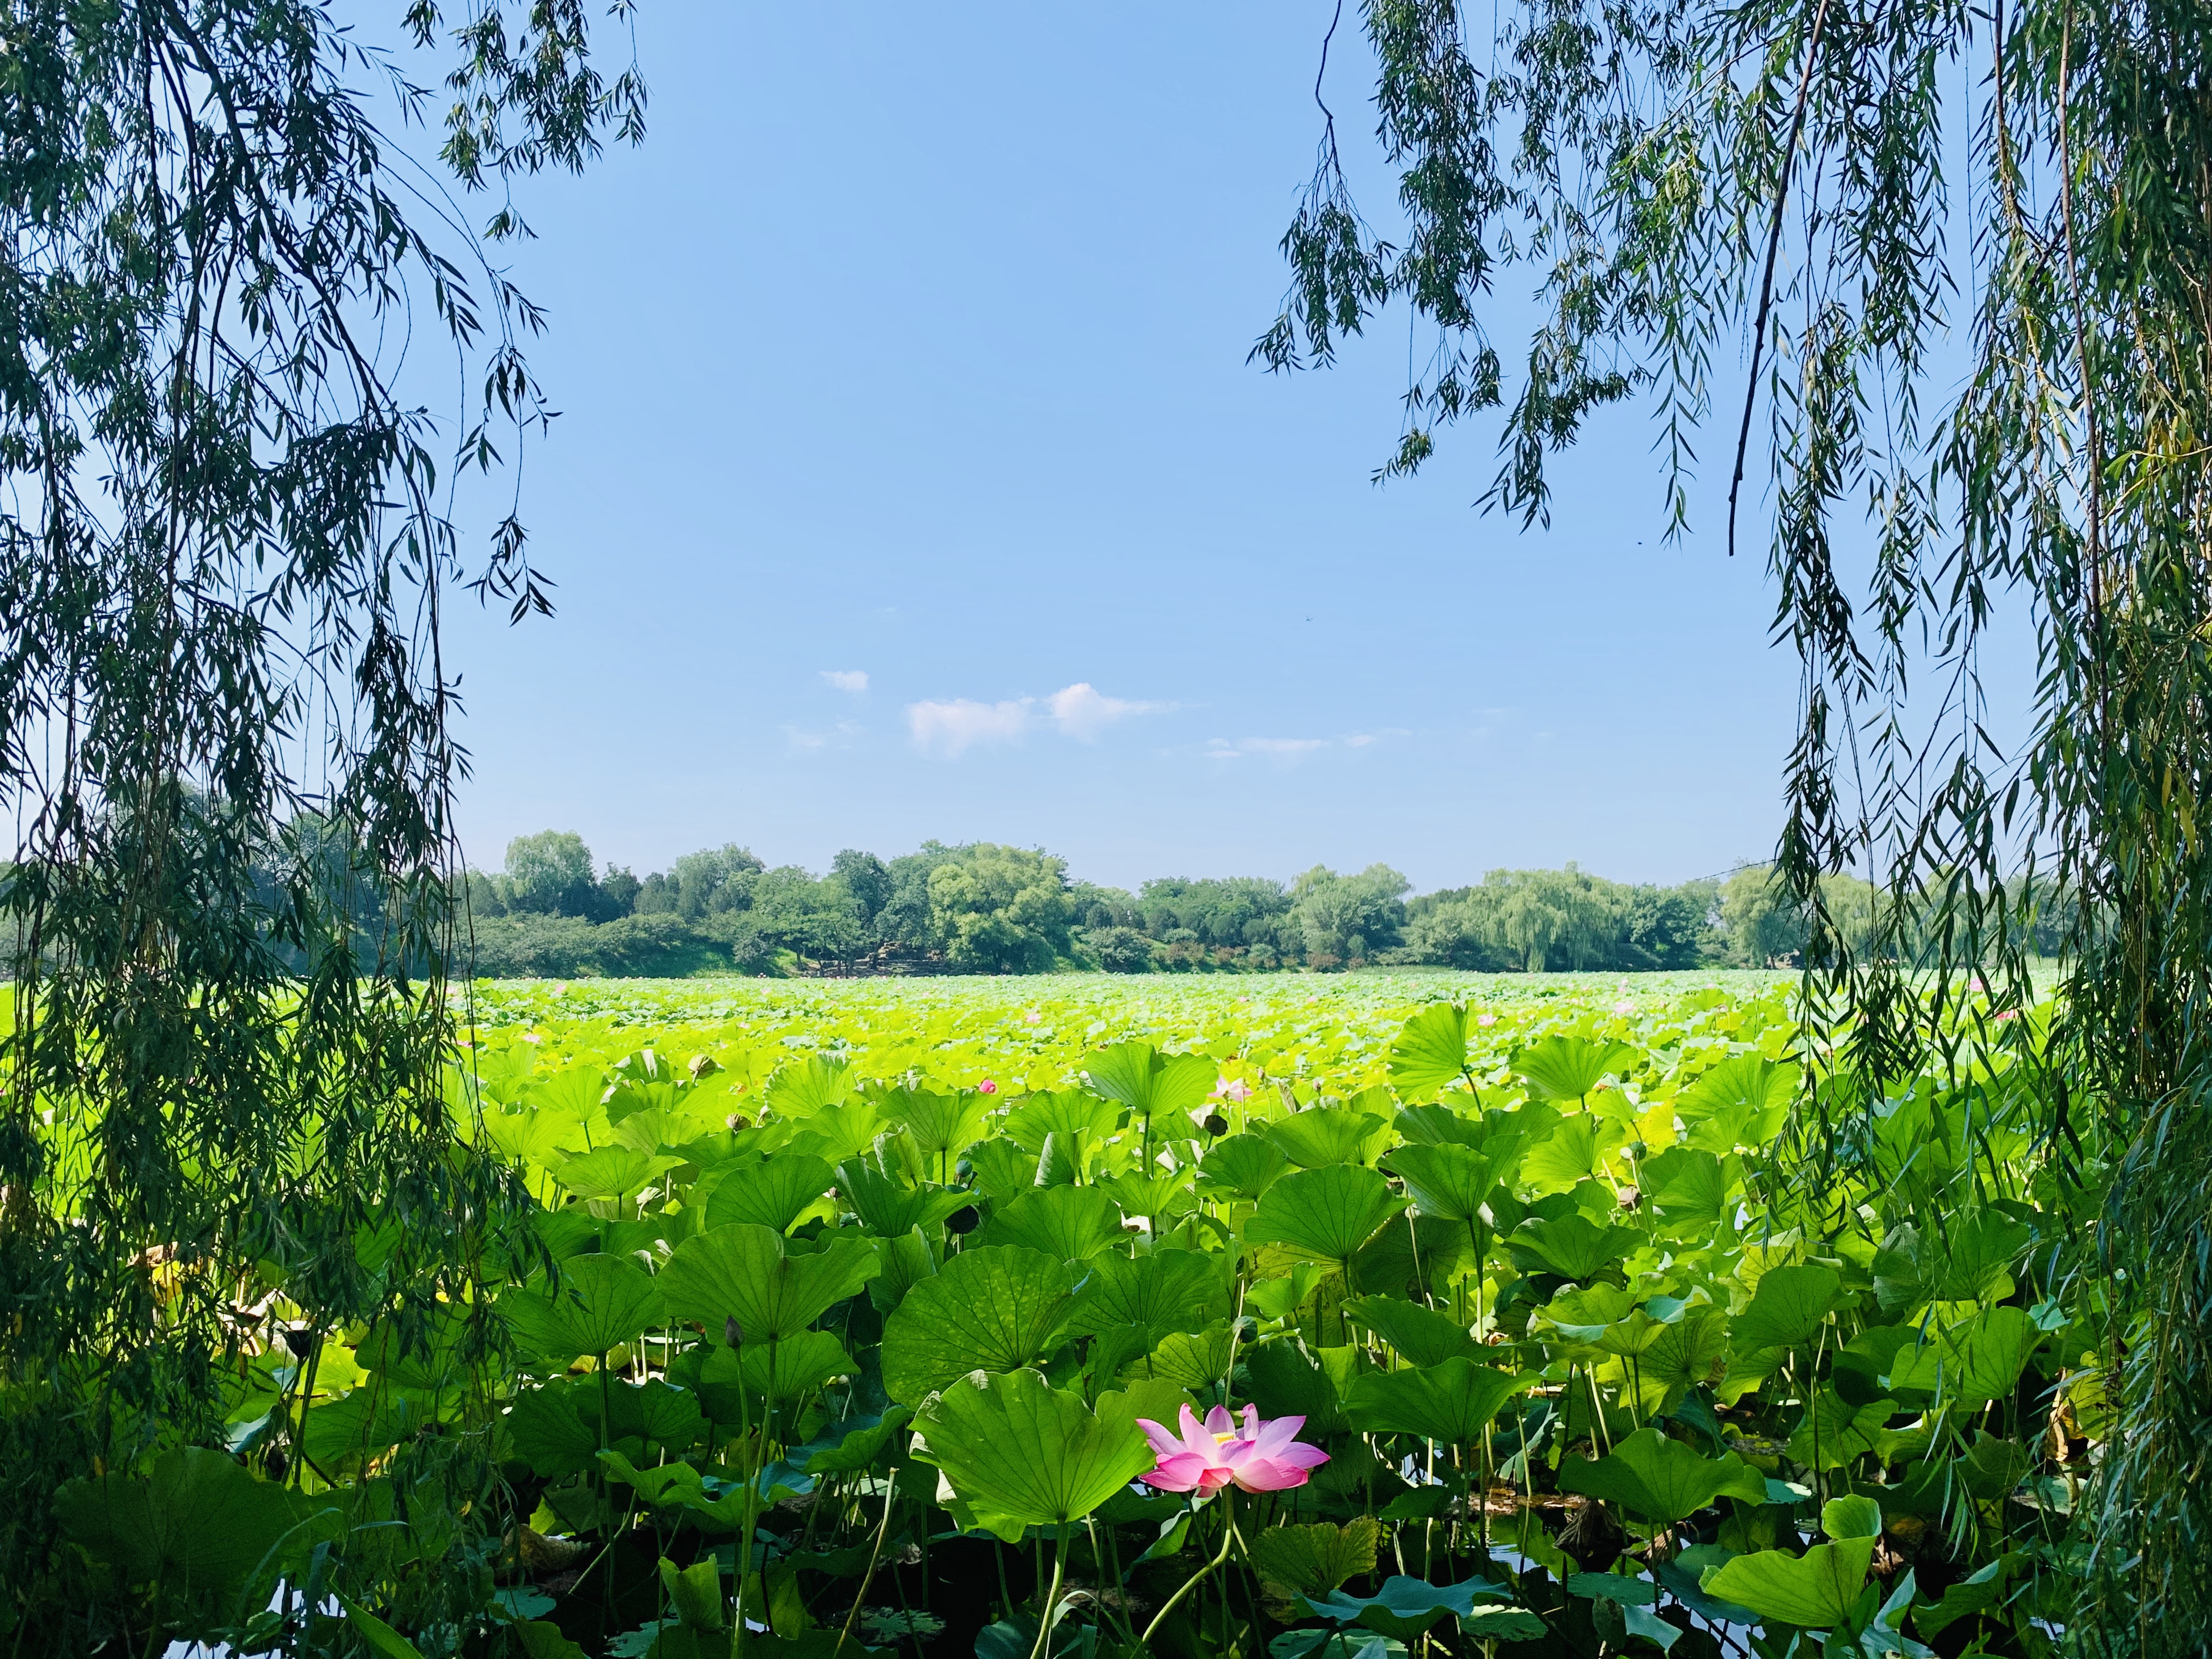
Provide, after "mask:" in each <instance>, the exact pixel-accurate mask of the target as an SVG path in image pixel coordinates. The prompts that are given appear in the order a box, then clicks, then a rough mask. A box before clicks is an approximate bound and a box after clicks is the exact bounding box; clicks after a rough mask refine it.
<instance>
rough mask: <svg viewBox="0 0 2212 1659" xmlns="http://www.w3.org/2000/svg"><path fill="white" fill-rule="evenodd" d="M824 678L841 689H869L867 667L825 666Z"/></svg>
mask: <svg viewBox="0 0 2212 1659" xmlns="http://www.w3.org/2000/svg"><path fill="white" fill-rule="evenodd" d="M822 678H823V679H825V680H827V681H829V684H832V685H834V686H836V688H837V689H838V690H840V691H865V690H867V689H868V671H867V670H866V669H865V668H825V669H823V671H822Z"/></svg>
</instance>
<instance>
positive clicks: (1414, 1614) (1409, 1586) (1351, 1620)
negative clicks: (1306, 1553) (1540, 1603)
mask: <svg viewBox="0 0 2212 1659" xmlns="http://www.w3.org/2000/svg"><path fill="white" fill-rule="evenodd" d="M1511 1595H1512V1592H1511V1591H1510V1590H1509V1589H1506V1588H1505V1586H1504V1585H1503V1584H1493V1583H1491V1582H1490V1581H1489V1580H1488V1579H1486V1578H1469V1579H1468V1580H1466V1581H1465V1582H1464V1583H1457V1584H1444V1585H1437V1584H1431V1583H1429V1582H1428V1581H1427V1580H1425V1579H1421V1578H1407V1577H1398V1576H1393V1577H1389V1578H1386V1579H1384V1580H1383V1588H1382V1589H1380V1590H1379V1591H1377V1592H1376V1594H1375V1595H1346V1594H1344V1592H1343V1591H1341V1590H1338V1591H1336V1592H1335V1593H1334V1594H1333V1595H1324V1596H1318V1597H1316V1596H1311V1595H1309V1596H1307V1597H1306V1598H1305V1604H1306V1606H1307V1607H1310V1608H1312V1609H1313V1611H1314V1612H1315V1613H1316V1614H1318V1615H1319V1616H1320V1617H1322V1618H1323V1619H1328V1620H1333V1621H1334V1622H1335V1623H1337V1624H1340V1625H1355V1624H1356V1625H1364V1626H1366V1627H1367V1628H1368V1629H1369V1630H1375V1631H1380V1632H1383V1635H1385V1636H1395V1637H1396V1638H1398V1640H1400V1641H1401V1642H1411V1641H1413V1640H1414V1639H1415V1638H1418V1637H1420V1636H1423V1635H1425V1634H1426V1633H1427V1632H1428V1631H1429V1629H1430V1627H1431V1626H1433V1625H1435V1624H1436V1623H1437V1621H1438V1620H1441V1619H1443V1618H1445V1617H1447V1616H1449V1617H1451V1618H1454V1619H1455V1620H1458V1621H1459V1627H1460V1629H1461V1630H1462V1632H1465V1633H1468V1634H1470V1635H1474V1636H1476V1637H1479V1638H1489V1639H1490V1640H1492V1641H1508V1642H1519V1641H1534V1640H1535V1639H1536V1638H1539V1637H1541V1636H1542V1635H1543V1634H1544V1621H1543V1620H1541V1619H1539V1618H1538V1617H1537V1616H1536V1615H1535V1614H1534V1613H1529V1612H1528V1611H1526V1610H1525V1609H1523V1608H1520V1607H1500V1606H1498V1605H1497V1604H1498V1603H1499V1602H1502V1601H1509V1600H1510V1599H1511Z"/></svg>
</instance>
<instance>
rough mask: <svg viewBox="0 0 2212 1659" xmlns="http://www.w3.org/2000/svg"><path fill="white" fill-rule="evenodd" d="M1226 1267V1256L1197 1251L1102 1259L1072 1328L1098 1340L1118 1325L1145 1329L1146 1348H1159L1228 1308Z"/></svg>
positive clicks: (1082, 1293) (1080, 1297) (1080, 1295)
mask: <svg viewBox="0 0 2212 1659" xmlns="http://www.w3.org/2000/svg"><path fill="white" fill-rule="evenodd" d="M1222 1263H1223V1258H1221V1257H1218V1256H1212V1255H1205V1254H1203V1253H1202V1252H1200V1251H1197V1250H1155V1251H1153V1252H1152V1254H1151V1255H1140V1256H1138V1257H1136V1258H1134V1259H1133V1260H1132V1259H1131V1258H1129V1257H1127V1256H1119V1255H1105V1256H1100V1257H1098V1258H1097V1259H1096V1260H1095V1261H1092V1262H1091V1264H1090V1268H1089V1275H1088V1277H1086V1278H1085V1279H1084V1281H1083V1285H1082V1288H1081V1289H1080V1290H1079V1291H1077V1292H1076V1297H1075V1307H1074V1310H1073V1312H1072V1313H1071V1314H1070V1315H1069V1316H1068V1322H1067V1325H1068V1328H1069V1329H1070V1330H1071V1331H1073V1332H1075V1333H1076V1334H1079V1335H1083V1336H1097V1334H1100V1333H1101V1332H1103V1331H1106V1330H1109V1329H1110V1328H1113V1327H1114V1326H1116V1325H1136V1326H1139V1327H1141V1328H1143V1331H1144V1341H1143V1346H1144V1347H1145V1348H1146V1350H1149V1349H1152V1348H1154V1347H1157V1346H1158V1345H1159V1343H1160V1340H1161V1339H1163V1338H1164V1337H1166V1336H1168V1335H1169V1334H1171V1333H1173V1332H1176V1331H1181V1330H1188V1328H1190V1327H1191V1326H1192V1325H1194V1324H1200V1323H1204V1322H1206V1321H1208V1320H1210V1319H1211V1318H1212V1317H1213V1316H1215V1315H1216V1314H1217V1313H1220V1312H1223V1311H1225V1310H1226V1308H1227V1304H1228V1293H1227V1290H1226V1287H1225V1285H1223V1283H1222V1277H1221V1274H1222Z"/></svg>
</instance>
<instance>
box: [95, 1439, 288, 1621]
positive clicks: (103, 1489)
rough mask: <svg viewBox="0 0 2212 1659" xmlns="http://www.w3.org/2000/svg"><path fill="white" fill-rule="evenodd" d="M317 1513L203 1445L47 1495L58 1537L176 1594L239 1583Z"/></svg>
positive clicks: (129, 1575) (126, 1573)
mask: <svg viewBox="0 0 2212 1659" xmlns="http://www.w3.org/2000/svg"><path fill="white" fill-rule="evenodd" d="M320 1507H323V1506H321V1505H319V1504H310V1503H309V1502H308V1501H307V1500H305V1499H301V1498H296V1497H295V1494H293V1493H292V1492H289V1491H287V1490H286V1489H285V1488H284V1487H283V1486H278V1485H276V1483H275V1482H274V1481H270V1480H258V1479H257V1478H256V1477H255V1476H253V1475H252V1474H249V1473H248V1472H247V1471H246V1468H244V1467H243V1466H242V1465H240V1463H238V1462H234V1460H232V1459H231V1458H229V1457H228V1456H226V1455H224V1454H223V1453H222V1452H219V1451H210V1450H208V1449H204V1448H203V1447H199V1446H186V1447H183V1448H180V1449H178V1450H175V1451H170V1452H164V1453H163V1454H162V1455H161V1456H160V1457H158V1458H156V1459H155V1462H154V1466H153V1468H152V1469H151V1470H149V1472H148V1473H147V1474H145V1475H143V1476H137V1477H133V1476H130V1475H123V1474H107V1475H102V1476H100V1477H99V1478H97V1479H94V1480H70V1481H67V1482H64V1484H63V1486H61V1487H60V1489H59V1490H58V1491H57V1492H55V1494H54V1499H53V1509H54V1518H55V1520H56V1521H57V1522H59V1523H60V1526H61V1530H62V1535H63V1536H64V1537H66V1538H68V1539H70V1541H72V1542H75V1543H77V1544H81V1545H82V1546H83V1547H84V1548H85V1549H86V1550H87V1551H88V1552H89V1553H91V1554H93V1555H94V1556H95V1557H97V1558H98V1559H101V1560H104V1561H110V1562H112V1563H113V1564H114V1565H116V1566H118V1568H120V1569H121V1570H122V1571H123V1574H124V1576H125V1577H126V1578H128V1579H129V1580H130V1581H131V1583H139V1584H143V1583H153V1582H155V1581H156V1580H159V1581H160V1582H161V1584H163V1585H164V1586H165V1587H166V1588H167V1589H168V1590H169V1591H170V1592H171V1593H172V1594H178V1593H184V1592H206V1591H222V1590H228V1589H235V1588H237V1587H238V1586H240V1585H241V1584H243V1583H245V1582H246V1578H247V1577H248V1576H249V1575H251V1574H252V1572H253V1571H255V1570H256V1569H257V1568H258V1567H259V1566H260V1565H262V1564H263V1562H264V1559H267V1558H268V1556H269V1553H270V1551H271V1550H272V1549H276V1547H277V1546H278V1545H279V1544H280V1543H281V1542H282V1541H283V1540H284V1539H285V1536H286V1534H289V1533H291V1532H293V1530H294V1528H296V1527H299V1526H300V1523H301V1522H302V1521H303V1520H304V1519H306V1517H307V1516H308V1514H310V1513H311V1512H312V1510H314V1509H319V1508H320ZM309 1542H312V1540H309ZM301 1553H302V1554H304V1553H306V1545H305V1543H303V1544H302V1545H301Z"/></svg>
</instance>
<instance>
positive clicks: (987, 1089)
mask: <svg viewBox="0 0 2212 1659" xmlns="http://www.w3.org/2000/svg"><path fill="white" fill-rule="evenodd" d="M975 1092H976V1093H977V1094H980V1095H995V1094H996V1093H998V1092H999V1085H997V1084H995V1083H994V1082H992V1081H991V1079H988V1078H985V1079H983V1080H982V1081H981V1083H979V1084H977V1085H975Z"/></svg>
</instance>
